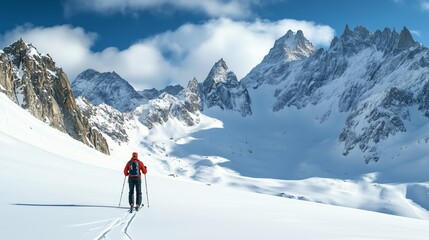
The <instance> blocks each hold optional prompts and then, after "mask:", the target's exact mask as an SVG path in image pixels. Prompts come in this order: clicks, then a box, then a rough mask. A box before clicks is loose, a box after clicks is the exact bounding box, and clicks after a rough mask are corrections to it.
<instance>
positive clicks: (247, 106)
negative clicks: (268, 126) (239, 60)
mask: <svg viewBox="0 0 429 240" xmlns="http://www.w3.org/2000/svg"><path fill="white" fill-rule="evenodd" d="M201 96H202V100H203V106H206V107H207V108H211V107H214V106H217V107H219V108H221V109H225V110H233V111H238V112H240V113H241V115H242V116H243V117H245V116H247V115H252V108H251V100H250V97H249V93H248V91H247V88H246V87H245V86H244V85H243V84H241V83H240V82H239V81H238V80H237V77H236V76H235V74H234V73H233V72H232V71H230V70H229V68H228V66H227V65H226V63H225V61H224V60H223V59H221V60H219V61H218V62H217V63H216V64H215V65H214V66H213V68H212V69H211V71H210V73H209V75H208V76H207V78H206V79H205V80H204V82H203V83H202V84H201Z"/></svg>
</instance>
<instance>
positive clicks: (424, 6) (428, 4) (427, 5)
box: [420, 1, 429, 11]
mask: <svg viewBox="0 0 429 240" xmlns="http://www.w3.org/2000/svg"><path fill="white" fill-rule="evenodd" d="M420 7H421V8H422V9H423V10H425V11H429V2H425V1H424V2H422V3H421V4H420Z"/></svg>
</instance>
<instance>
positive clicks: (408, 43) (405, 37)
mask: <svg viewBox="0 0 429 240" xmlns="http://www.w3.org/2000/svg"><path fill="white" fill-rule="evenodd" d="M415 44H416V41H414V39H413V36H412V35H411V33H410V31H409V30H408V29H407V27H404V28H403V29H402V31H401V33H400V34H399V42H398V49H407V48H410V47H412V46H414V45H415Z"/></svg>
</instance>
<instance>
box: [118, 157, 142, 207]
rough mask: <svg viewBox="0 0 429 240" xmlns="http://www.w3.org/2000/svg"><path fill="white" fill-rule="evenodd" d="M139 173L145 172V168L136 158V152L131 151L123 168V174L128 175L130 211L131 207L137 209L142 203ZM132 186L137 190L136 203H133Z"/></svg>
mask: <svg viewBox="0 0 429 240" xmlns="http://www.w3.org/2000/svg"><path fill="white" fill-rule="evenodd" d="M141 173H143V174H146V173H147V168H146V166H145V165H144V164H143V162H142V161H140V160H139V159H138V154H137V153H136V152H133V155H132V158H131V160H130V161H128V162H127V164H126V165H125V168H124V174H125V176H128V185H129V187H130V192H129V194H128V202H129V204H130V211H132V210H133V207H134V208H135V209H136V210H138V209H139V207H140V205H141V203H142V187H141V186H142V180H141ZM134 188H135V189H136V192H137V197H136V204H135V205H134Z"/></svg>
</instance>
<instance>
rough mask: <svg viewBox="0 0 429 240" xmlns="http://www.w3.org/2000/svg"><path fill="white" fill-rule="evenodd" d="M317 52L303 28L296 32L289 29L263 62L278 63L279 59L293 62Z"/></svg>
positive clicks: (276, 42)
mask: <svg viewBox="0 0 429 240" xmlns="http://www.w3.org/2000/svg"><path fill="white" fill-rule="evenodd" d="M314 52H315V49H314V47H313V44H311V42H310V41H308V40H307V39H306V38H305V36H304V33H303V32H302V31H301V30H298V32H296V33H294V32H293V31H292V30H288V31H287V33H286V34H285V35H284V36H282V37H281V38H279V39H277V40H276V41H275V43H274V46H273V47H272V48H271V50H270V52H269V53H268V55H266V56H265V58H264V60H263V62H269V63H278V62H279V61H284V62H292V61H296V60H301V59H304V58H306V57H309V56H310V55H312V54H313V53H314Z"/></svg>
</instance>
